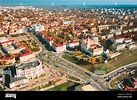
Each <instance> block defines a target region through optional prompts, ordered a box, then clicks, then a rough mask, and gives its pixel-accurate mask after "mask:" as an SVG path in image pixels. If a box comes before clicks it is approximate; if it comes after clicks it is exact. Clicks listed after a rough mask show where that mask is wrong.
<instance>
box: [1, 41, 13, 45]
mask: <svg viewBox="0 0 137 100" xmlns="http://www.w3.org/2000/svg"><path fill="white" fill-rule="evenodd" d="M8 42H13V40H8V41H5V42H1V43H2V44H4V43H8Z"/></svg>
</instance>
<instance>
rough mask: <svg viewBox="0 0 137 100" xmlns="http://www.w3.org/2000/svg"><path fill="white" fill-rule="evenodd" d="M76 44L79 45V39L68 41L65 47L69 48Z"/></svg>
mask: <svg viewBox="0 0 137 100" xmlns="http://www.w3.org/2000/svg"><path fill="white" fill-rule="evenodd" d="M78 45H79V41H72V42H69V43H68V44H67V47H69V48H75V47H76V46H78Z"/></svg>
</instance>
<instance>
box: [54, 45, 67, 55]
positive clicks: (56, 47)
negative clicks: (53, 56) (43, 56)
mask: <svg viewBox="0 0 137 100" xmlns="http://www.w3.org/2000/svg"><path fill="white" fill-rule="evenodd" d="M52 48H53V49H54V50H55V51H56V52H57V53H61V52H63V51H65V50H66V45H65V44H56V43H52Z"/></svg>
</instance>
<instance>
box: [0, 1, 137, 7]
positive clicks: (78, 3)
mask: <svg viewBox="0 0 137 100" xmlns="http://www.w3.org/2000/svg"><path fill="white" fill-rule="evenodd" d="M20 4H22V5H42V6H44V5H45V6H46V5H52V6H53V5H128V4H130V5H136V4H137V1H136V0H100V1H99V2H98V1H96V0H75V1H74V0H58V1H57V0H50V1H49V0H29V1H28V0H12V1H11V0H3V1H2V0H0V5H20Z"/></svg>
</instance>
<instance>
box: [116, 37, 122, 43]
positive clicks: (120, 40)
mask: <svg viewBox="0 0 137 100" xmlns="http://www.w3.org/2000/svg"><path fill="white" fill-rule="evenodd" d="M115 40H116V41H115V44H118V43H123V42H124V38H122V37H118V38H116V39H115Z"/></svg>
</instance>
